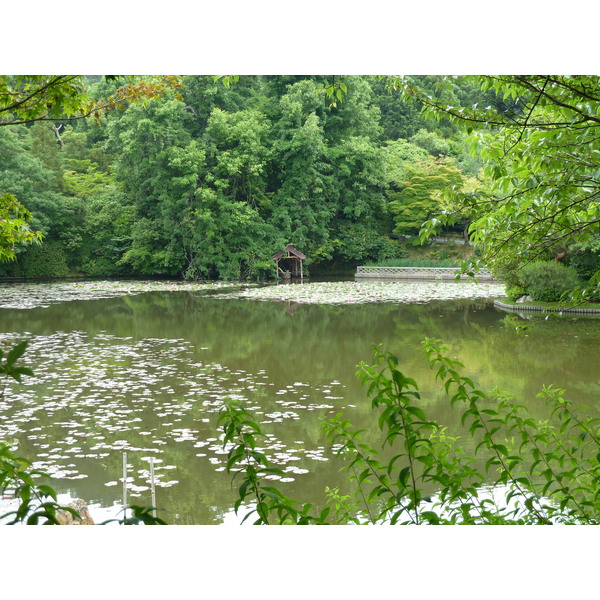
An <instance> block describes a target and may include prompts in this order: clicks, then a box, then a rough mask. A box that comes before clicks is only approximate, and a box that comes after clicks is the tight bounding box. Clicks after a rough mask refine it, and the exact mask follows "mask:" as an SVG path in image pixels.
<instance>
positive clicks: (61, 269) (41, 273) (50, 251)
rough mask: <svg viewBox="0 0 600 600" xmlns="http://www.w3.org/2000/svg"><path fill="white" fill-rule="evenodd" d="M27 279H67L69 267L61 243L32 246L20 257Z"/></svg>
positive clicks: (51, 242)
mask: <svg viewBox="0 0 600 600" xmlns="http://www.w3.org/2000/svg"><path fill="white" fill-rule="evenodd" d="M19 263H20V266H21V269H22V272H23V275H24V276H25V277H66V276H67V275H69V267H68V266H67V259H66V256H65V252H64V250H63V247H62V244H60V243H59V242H53V241H47V242H45V243H44V244H42V245H41V246H32V247H31V248H28V249H27V250H26V251H25V252H24V253H23V254H22V255H20V256H19Z"/></svg>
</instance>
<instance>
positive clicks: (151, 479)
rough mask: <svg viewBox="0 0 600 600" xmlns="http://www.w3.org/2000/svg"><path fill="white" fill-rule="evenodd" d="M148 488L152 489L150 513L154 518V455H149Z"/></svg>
mask: <svg viewBox="0 0 600 600" xmlns="http://www.w3.org/2000/svg"><path fill="white" fill-rule="evenodd" d="M150 489H151V490H152V515H153V516H154V518H156V489H155V488H154V456H151V457H150Z"/></svg>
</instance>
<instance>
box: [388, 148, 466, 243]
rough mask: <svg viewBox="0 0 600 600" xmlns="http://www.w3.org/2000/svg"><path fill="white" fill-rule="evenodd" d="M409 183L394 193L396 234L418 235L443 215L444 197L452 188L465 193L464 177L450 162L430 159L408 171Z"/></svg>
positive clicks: (413, 164)
mask: <svg viewBox="0 0 600 600" xmlns="http://www.w3.org/2000/svg"><path fill="white" fill-rule="evenodd" d="M404 171H405V179H404V181H403V182H402V184H403V188H402V189H401V191H399V192H392V193H390V205H389V206H390V210H391V212H392V213H393V215H394V223H395V228H394V233H397V234H413V235H414V234H416V233H418V232H419V230H420V229H421V226H422V225H423V223H424V222H425V221H427V220H428V219H431V218H432V217H433V216H435V215H437V214H439V212H440V209H441V204H440V197H441V194H442V192H444V191H445V190H447V189H448V188H457V189H461V187H462V184H463V176H462V173H461V172H460V171H459V170H458V169H457V168H456V167H455V166H454V164H453V162H452V161H451V160H448V159H443V158H441V159H434V158H433V157H428V158H427V159H426V160H421V161H418V162H414V163H409V164H407V165H405V167H404Z"/></svg>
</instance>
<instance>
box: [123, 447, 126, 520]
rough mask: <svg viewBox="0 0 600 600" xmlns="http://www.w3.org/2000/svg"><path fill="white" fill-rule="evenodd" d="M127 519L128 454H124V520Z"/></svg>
mask: <svg viewBox="0 0 600 600" xmlns="http://www.w3.org/2000/svg"><path fill="white" fill-rule="evenodd" d="M126 518H127V452H123V519H126Z"/></svg>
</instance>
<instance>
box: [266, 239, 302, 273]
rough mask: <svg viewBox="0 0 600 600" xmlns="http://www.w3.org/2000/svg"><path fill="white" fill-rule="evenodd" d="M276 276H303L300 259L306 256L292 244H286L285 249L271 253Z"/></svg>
mask: <svg viewBox="0 0 600 600" xmlns="http://www.w3.org/2000/svg"><path fill="white" fill-rule="evenodd" d="M272 258H273V260H274V261H275V269H276V273H277V277H281V276H283V277H284V278H285V279H288V278H290V277H300V279H303V278H304V274H303V271H302V261H303V260H304V259H305V258H306V256H305V255H304V254H302V252H300V250H296V248H294V246H292V244H288V245H287V246H286V247H285V250H281V251H280V252H278V253H277V254H273V257H272Z"/></svg>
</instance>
